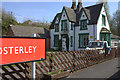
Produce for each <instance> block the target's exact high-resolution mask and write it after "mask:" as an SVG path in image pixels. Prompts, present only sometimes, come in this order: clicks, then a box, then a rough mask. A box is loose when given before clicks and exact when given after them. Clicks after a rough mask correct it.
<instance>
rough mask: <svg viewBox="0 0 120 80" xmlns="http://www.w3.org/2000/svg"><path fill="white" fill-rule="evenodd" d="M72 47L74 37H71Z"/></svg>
mask: <svg viewBox="0 0 120 80" xmlns="http://www.w3.org/2000/svg"><path fill="white" fill-rule="evenodd" d="M71 47H73V36H71Z"/></svg>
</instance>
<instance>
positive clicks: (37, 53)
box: [0, 37, 46, 65]
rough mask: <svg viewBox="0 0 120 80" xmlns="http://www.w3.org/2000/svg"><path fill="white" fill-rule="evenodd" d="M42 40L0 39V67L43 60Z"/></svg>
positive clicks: (44, 51) (43, 48) (44, 49)
mask: <svg viewBox="0 0 120 80" xmlns="http://www.w3.org/2000/svg"><path fill="white" fill-rule="evenodd" d="M45 42H46V41H45V39H43V38H30V37H29V38H28V37H27V38H23V37H21V38H18V37H16V38H15V37H12V38H8V37H3V38H0V65H4V64H11V63H19V62H27V61H36V60H41V59H45V53H46V46H45V45H46V44H45Z"/></svg>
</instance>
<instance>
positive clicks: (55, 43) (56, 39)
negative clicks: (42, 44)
mask: <svg viewBox="0 0 120 80" xmlns="http://www.w3.org/2000/svg"><path fill="white" fill-rule="evenodd" d="M58 41H59V35H54V47H58Z"/></svg>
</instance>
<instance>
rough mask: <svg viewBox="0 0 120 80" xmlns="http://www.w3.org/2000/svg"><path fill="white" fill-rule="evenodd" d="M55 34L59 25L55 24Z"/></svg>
mask: <svg viewBox="0 0 120 80" xmlns="http://www.w3.org/2000/svg"><path fill="white" fill-rule="evenodd" d="M55 32H59V24H55Z"/></svg>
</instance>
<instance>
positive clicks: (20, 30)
mask: <svg viewBox="0 0 120 80" xmlns="http://www.w3.org/2000/svg"><path fill="white" fill-rule="evenodd" d="M10 27H11V29H12V31H13V34H14V36H19V37H32V35H33V34H39V35H43V34H44V35H45V36H44V37H49V31H48V30H47V29H45V28H41V27H32V26H19V25H11V26H10Z"/></svg>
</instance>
